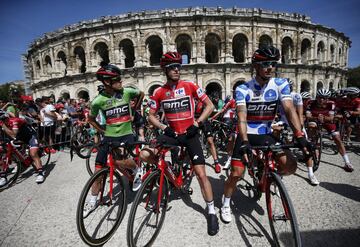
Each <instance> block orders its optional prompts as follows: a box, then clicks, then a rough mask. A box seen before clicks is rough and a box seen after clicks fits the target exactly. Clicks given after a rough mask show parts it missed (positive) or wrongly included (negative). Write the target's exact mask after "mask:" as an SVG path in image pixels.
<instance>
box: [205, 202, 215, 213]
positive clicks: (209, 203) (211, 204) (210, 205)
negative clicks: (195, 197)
mask: <svg viewBox="0 0 360 247" xmlns="http://www.w3.org/2000/svg"><path fill="white" fill-rule="evenodd" d="M206 205H207V207H208V210H209V211H208V213H209V214H216V213H215V206H214V200H212V201H211V202H206Z"/></svg>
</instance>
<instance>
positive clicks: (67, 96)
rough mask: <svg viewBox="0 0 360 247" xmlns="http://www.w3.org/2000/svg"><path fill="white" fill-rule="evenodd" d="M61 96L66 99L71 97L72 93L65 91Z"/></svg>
mask: <svg viewBox="0 0 360 247" xmlns="http://www.w3.org/2000/svg"><path fill="white" fill-rule="evenodd" d="M61 97H62V98H63V99H64V100H68V99H70V94H69V93H68V92H63V93H62V94H61Z"/></svg>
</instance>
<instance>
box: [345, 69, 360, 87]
mask: <svg viewBox="0 0 360 247" xmlns="http://www.w3.org/2000/svg"><path fill="white" fill-rule="evenodd" d="M347 86H348V87H358V88H360V66H358V67H355V68H352V69H349V70H348V80H347Z"/></svg>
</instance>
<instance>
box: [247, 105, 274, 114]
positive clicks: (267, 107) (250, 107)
mask: <svg viewBox="0 0 360 247" xmlns="http://www.w3.org/2000/svg"><path fill="white" fill-rule="evenodd" d="M276 105H277V104H276V103H274V104H270V105H261V104H259V105H248V109H247V110H248V111H249V112H250V111H251V112H258V111H261V112H267V111H275V109H276Z"/></svg>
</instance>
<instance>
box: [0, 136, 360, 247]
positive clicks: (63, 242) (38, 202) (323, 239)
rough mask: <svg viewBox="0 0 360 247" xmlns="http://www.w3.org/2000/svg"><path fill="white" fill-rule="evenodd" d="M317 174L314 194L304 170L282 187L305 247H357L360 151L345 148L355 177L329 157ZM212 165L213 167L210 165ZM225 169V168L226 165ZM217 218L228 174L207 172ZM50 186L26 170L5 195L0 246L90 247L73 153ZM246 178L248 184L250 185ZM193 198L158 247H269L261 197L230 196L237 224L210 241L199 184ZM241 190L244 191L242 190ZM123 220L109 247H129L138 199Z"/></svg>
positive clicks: (82, 179) (172, 213)
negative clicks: (81, 229) (79, 223)
mask: <svg viewBox="0 0 360 247" xmlns="http://www.w3.org/2000/svg"><path fill="white" fill-rule="evenodd" d="M325 151H326V153H327V154H323V162H322V163H321V165H320V168H319V170H318V171H317V172H316V175H317V177H318V179H319V180H320V181H321V183H320V185H319V186H317V187H314V186H311V185H310V184H309V183H308V180H307V173H306V168H305V166H304V165H302V164H300V165H299V167H298V170H297V172H296V174H295V175H292V176H289V177H284V179H283V181H284V183H285V185H286V187H287V189H288V192H289V194H290V196H291V199H292V202H293V205H294V207H295V211H296V215H297V219H298V223H299V227H300V231H301V237H302V241H303V246H316V247H318V246H326V247H330V246H348V247H350V246H354V247H355V246H356V247H358V246H360V143H353V145H352V146H351V148H348V154H349V157H350V159H351V161H352V163H353V164H354V167H355V171H354V172H352V173H347V172H345V171H344V170H343V169H342V168H341V167H342V165H343V160H342V158H341V157H340V155H339V154H334V153H333V152H332V151H331V149H326V150H325ZM207 161H208V162H209V163H210V164H212V160H211V158H209V159H207ZM223 161H224V160H223ZM207 172H208V175H209V178H210V182H211V184H212V186H213V191H214V198H215V207H216V210H217V215H218V216H219V208H220V207H221V197H222V192H223V186H224V181H225V179H226V173H225V172H224V171H222V173H221V174H215V172H214V170H213V169H212V168H211V167H210V166H207ZM46 173H47V177H46V181H45V182H44V183H43V184H41V185H38V184H36V183H35V175H34V174H33V173H32V170H31V169H29V170H27V171H25V173H23V175H22V176H21V177H20V179H18V181H17V184H15V185H14V186H12V187H11V188H9V189H7V190H4V191H2V192H0V246H86V245H85V244H84V243H83V242H82V240H81V238H80V237H79V234H78V232H77V228H76V221H75V216H76V208H77V203H78V199H79V196H80V193H81V191H82V188H83V186H84V184H85V183H86V181H87V180H88V179H89V175H88V173H87V171H86V168H85V162H84V160H82V159H80V158H78V157H75V158H74V160H73V161H72V162H70V155H69V152H68V151H66V150H65V152H58V153H56V154H55V155H53V156H52V159H51V163H50V164H49V165H48V166H47V167H46ZM245 178H246V177H245ZM192 188H193V189H194V193H193V195H192V196H190V197H189V196H182V197H179V198H177V199H174V200H172V201H171V202H170V204H169V206H170V207H169V210H168V212H167V214H166V218H165V222H164V225H163V227H162V230H161V232H160V234H159V236H158V238H157V239H156V241H155V243H154V245H153V246H185V245H186V246H270V245H271V244H270V243H271V231H270V227H269V222H268V219H267V216H266V205H265V199H264V196H263V197H262V198H261V200H260V201H256V200H253V199H250V198H249V197H248V196H247V191H245V190H243V189H238V190H237V191H236V193H235V194H234V195H233V201H232V211H233V215H232V216H233V220H232V222H231V223H230V224H224V223H222V222H221V221H220V231H219V233H218V234H217V235H216V236H213V237H211V236H209V235H207V227H206V218H205V216H204V212H205V206H206V205H205V202H204V200H203V199H202V196H201V192H200V189H199V185H198V183H197V181H196V179H194V180H193V182H192ZM239 188H240V186H239ZM128 195H129V196H128V199H129V204H128V210H127V212H126V215H125V218H124V220H123V222H122V224H121V225H120V227H119V228H118V230H117V232H116V234H115V235H114V236H113V237H112V238H111V239H110V240H109V242H107V243H106V244H105V246H126V245H127V244H126V226H127V220H128V215H129V212H130V207H131V204H132V200H133V198H134V195H135V194H134V193H133V192H129V194H128Z"/></svg>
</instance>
